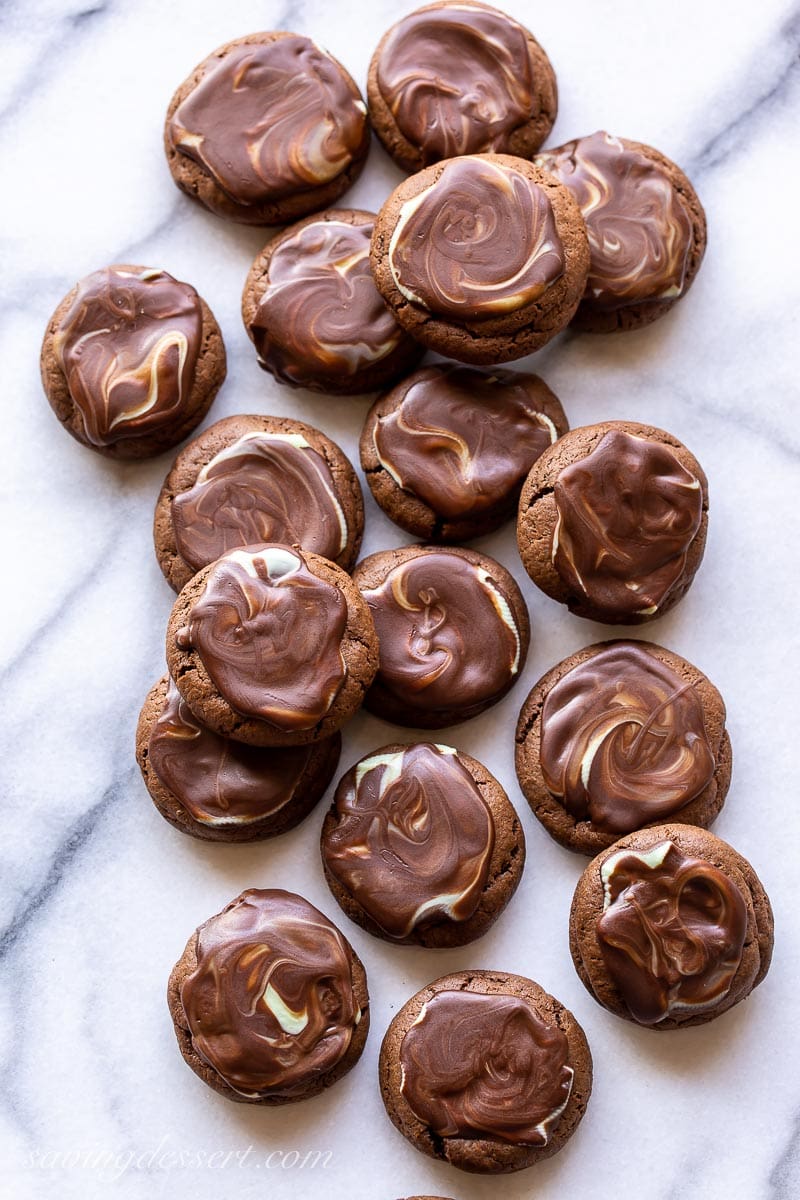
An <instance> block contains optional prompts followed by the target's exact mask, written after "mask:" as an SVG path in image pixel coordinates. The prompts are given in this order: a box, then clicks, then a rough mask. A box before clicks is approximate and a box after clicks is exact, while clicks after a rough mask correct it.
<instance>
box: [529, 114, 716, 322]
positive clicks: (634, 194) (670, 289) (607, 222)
mask: <svg viewBox="0 0 800 1200" xmlns="http://www.w3.org/2000/svg"><path fill="white" fill-rule="evenodd" d="M535 162H536V165H537V166H539V167H542V168H543V170H545V171H549V172H550V174H551V175H555V177H556V179H558V180H559V181H560V182H561V183H563V184H565V185H566V187H568V188H569V189H570V191H571V192H572V194H573V195H574V196H575V199H576V200H577V201H578V204H579V205H580V206H581V212H582V213H583V216H584V220H585V221H586V232H587V233H588V235H589V251H590V266H589V280H588V282H587V285H586V293H585V295H584V297H583V300H582V301H581V304H580V307H579V308H578V311H577V313H576V314H575V317H574V319H573V324H574V325H575V326H576V327H577V328H578V329H582V330H586V331H587V332H588V333H612V332H614V331H615V330H618V329H639V328H640V326H642V325H649V324H650V322H651V321H655V320H656V319H657V318H658V317H660V316H661V315H662V314H663V313H665V312H668V311H669V309H671V308H672V306H673V304H675V303H676V301H678V300H680V298H681V296H685V295H686V293H687V292H688V290H689V288H690V287H691V285H692V281H693V279H694V277H695V275H696V274H697V272H698V270H699V268H700V263H701V262H702V261H703V255H704V253H705V249H706V215H705V213H704V211H703V206H702V204H701V203H700V201H699V199H698V197H697V193H696V192H695V190H694V188H693V187H692V185H691V183H690V182H689V180H688V179H687V178H686V176H685V175H684V173H683V171H681V169H680V167H676V166H675V163H674V162H670V160H669V159H668V158H667V157H666V156H665V155H663V154H660V153H659V151H658V150H654V149H653V147H652V146H645V145H644V144H643V143H642V142H630V141H627V140H626V139H625V138H616V137H611V135H610V134H608V133H603V132H600V133H593V134H592V135H591V136H590V137H583V138H577V139H576V140H575V141H573V142H567V143H566V145H564V146H557V147H556V148H555V149H553V150H545V151H544V152H543V153H542V154H540V155H538V156H537V157H536V159H535Z"/></svg>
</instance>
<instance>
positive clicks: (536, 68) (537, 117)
mask: <svg viewBox="0 0 800 1200" xmlns="http://www.w3.org/2000/svg"><path fill="white" fill-rule="evenodd" d="M451 7H452V4H451V3H449V2H448V0H442V2H440V3H437V4H427V5H425V6H423V7H422V8H418V9H416V10H415V15H416V13H420V12H433V11H435V10H436V9H438V8H451ZM458 7H459V8H476V9H478V10H483V11H486V10H488V11H490V12H498V11H500V10H498V9H496V8H494V7H492V6H491V5H489V4H478V3H476V2H475V0H458ZM503 15H505V14H503ZM509 19H513V18H509ZM398 23H401V22H398ZM516 24H520V22H516ZM521 27H522V29H523V31H524V33H525V41H526V42H527V45H528V54H529V55H530V61H531V77H532V79H533V82H534V91H533V94H532V95H531V111H530V115H529V117H528V119H527V120H526V121H525V122H524V123H523V124H521V125H518V126H517V127H516V128H515V129H512V130H510V131H509V132H508V134H507V135H506V137H505V139H504V142H503V145H501V146H495V147H492V146H483V147H480V148H479V150H478V151H476V153H477V152H480V151H483V152H484V153H489V152H495V153H502V154H513V155H516V156H518V157H519V158H531V157H532V156H533V155H534V154H535V153H536V151H537V150H538V149H539V147H540V146H541V145H542V143H543V142H544V140H545V138H546V137H547V136H548V134H549V133H550V130H551V129H552V128H553V125H554V123H555V119H556V115H557V113H558V89H557V86H556V76H555V72H554V70H553V66H552V63H551V62H550V59H549V58H548V57H547V55H546V54H545V52H544V50H543V49H542V47H541V46H540V45H539V43H538V42H537V41H536V38H535V37H534V36H533V34H532V33H530V32H529V31H528V30H527V29H525V27H524V26H521ZM394 28H395V26H392V27H391V29H388V30H387V31H386V33H385V34H384V35H383V37H382V38H381V40H380V41H379V42H378V45H377V48H376V50H375V53H374V54H373V56H372V58H371V60H370V64H369V73H368V75H367V108H368V109H369V116H370V120H371V121H372V127H373V129H374V130H375V132H376V134H377V135H378V138H379V139H380V141H381V144H382V145H383V148H384V149H385V150H386V152H387V154H389V155H390V156H391V158H393V159H394V161H395V162H396V163H397V165H398V166H399V167H401V168H402V169H403V170H404V171H407V172H408V173H409V174H412V173H413V172H414V171H421V170H422V169H423V167H425V166H426V165H428V164H429V163H430V159H429V158H428V156H427V155H426V154H425V147H424V146H417V145H414V143H413V142H410V141H409V140H408V139H407V138H406V137H405V136H404V135H403V134H402V133H401V132H400V130H399V128H398V126H397V122H396V121H395V118H394V115H393V113H392V111H391V109H390V108H389V106H388V104H387V103H386V101H385V100H384V98H383V94H382V92H381V90H380V88H379V86H378V64H379V62H380V58H381V55H382V53H383V49H384V47H385V45H386V42H387V41H388V39H389V37H390V35H391V33H392V32H393V30H394ZM443 51H444V53H446V47H443Z"/></svg>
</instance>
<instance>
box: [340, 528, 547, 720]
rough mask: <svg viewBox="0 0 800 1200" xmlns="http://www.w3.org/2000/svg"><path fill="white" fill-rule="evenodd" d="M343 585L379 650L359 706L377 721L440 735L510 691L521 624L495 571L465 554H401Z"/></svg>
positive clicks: (418, 549) (507, 581)
mask: <svg viewBox="0 0 800 1200" xmlns="http://www.w3.org/2000/svg"><path fill="white" fill-rule="evenodd" d="M353 582H354V583H355V584H356V586H357V587H359V588H360V589H361V593H362V595H363V597H364V599H365V600H366V602H367V604H368V605H369V608H370V611H371V614H372V618H373V620H374V623H375V629H376V631H377V635H378V642H379V646H380V661H379V667H378V673H377V675H376V677H375V682H374V683H373V685H372V687H371V688H370V690H369V691H368V692H367V695H366V697H365V699H364V707H365V708H366V709H368V711H369V712H372V713H375V715H376V716H378V717H383V718H384V720H387V721H393V722H394V723H395V724H397V725H410V726H416V727H417V728H420V729H442V728H444V726H446V725H455V724H457V723H459V722H460V721H466V720H468V719H469V718H470V717H475V716H477V715H478V713H481V712H483V711H484V709H486V708H489V707H490V706H491V705H492V704H496V703H497V701H498V700H500V699H502V697H503V696H505V694H506V692H507V691H508V690H509V689H510V688H511V687H513V685H514V683H516V681H517V679H518V678H519V674H520V672H521V670H522V668H523V667H524V665H525V658H526V656H527V653H528V644H529V641H530V621H529V619H528V610H527V609H526V607H525V601H524V600H523V598H522V593H521V592H520V590H519V588H518V587H517V584H516V582H515V581H514V579H513V577H512V576H511V575H510V574H509V572H508V571H507V570H506V569H505V567H503V566H501V565H500V563H498V562H495V560H494V559H493V558H489V556H488V555H486V554H478V553H476V552H475V551H474V550H463V549H455V548H454V547H446V546H403V547H401V548H400V549H398V550H383V551H380V552H379V553H378V554H371V555H370V556H369V557H368V558H365V559H362V561H361V562H360V563H359V564H358V566H357V567H356V569H355V571H354V572H353Z"/></svg>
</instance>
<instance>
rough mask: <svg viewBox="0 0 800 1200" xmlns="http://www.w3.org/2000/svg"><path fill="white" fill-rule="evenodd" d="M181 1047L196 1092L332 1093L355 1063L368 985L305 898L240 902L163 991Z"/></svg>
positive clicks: (233, 1096)
mask: <svg viewBox="0 0 800 1200" xmlns="http://www.w3.org/2000/svg"><path fill="white" fill-rule="evenodd" d="M167 1000H168V1002H169V1011H170V1013H171V1015H172V1020H173V1022H174V1025H175V1034H176V1037H177V1039H178V1046H179V1048H180V1052H181V1054H182V1055H183V1057H184V1059H185V1060H186V1062H187V1063H188V1064H189V1066H190V1067H191V1068H192V1070H193V1071H194V1072H195V1074H196V1075H199V1076H200V1078H201V1079H202V1080H203V1083H207V1084H208V1086H209V1087H211V1088H213V1089H214V1091H215V1092H219V1093H220V1095H221V1096H226V1097H227V1098H228V1099H229V1100H238V1101H240V1102H241V1103H243V1104H286V1103H288V1102H289V1101H293V1100H305V1099H306V1098H307V1097H308V1096H315V1095H316V1094H317V1093H318V1092H321V1091H323V1090H324V1089H325V1088H327V1087H330V1086H331V1084H332V1083H335V1082H336V1080H337V1079H340V1078H341V1077H342V1075H345V1074H346V1073H347V1072H348V1071H349V1070H350V1068H351V1067H352V1066H354V1065H355V1063H356V1062H357V1061H358V1059H359V1057H360V1056H361V1051H362V1050H363V1049H364V1042H365V1041H366V1037H367V1031H368V1029H369V997H368V995H367V977H366V974H365V972H364V968H363V967H362V965H361V963H360V962H359V960H358V957H357V956H356V954H355V951H354V950H353V948H352V946H351V945H350V943H349V942H348V941H347V939H346V938H345V937H343V936H342V934H341V933H340V932H339V930H338V929H337V928H336V926H335V925H333V924H332V923H331V922H330V921H329V920H328V918H327V917H325V916H323V914H322V913H321V912H320V911H319V910H318V909H316V908H314V906H313V904H309V902H308V901H307V900H304V899H303V897H302V896H296V895H294V893H292V892H283V891H257V890H255V889H253V888H251V889H250V890H248V891H246V892H242V894H241V895H240V896H237V897H236V899H235V900H232V901H231V903H230V904H229V905H228V906H227V907H226V908H224V909H223V910H222V912H221V913H217V915H216V916H214V917H211V918H210V919H209V920H208V921H206V922H205V923H204V924H203V925H201V926H200V928H199V929H197V930H196V931H195V932H194V933H193V934H192V936H191V937H190V938H189V941H188V942H187V943H186V949H185V950H184V952H183V955H182V957H181V958H180V959H179V961H178V962H177V963H176V964H175V966H174V967H173V969H172V974H171V975H170V977H169V985H168V987H167Z"/></svg>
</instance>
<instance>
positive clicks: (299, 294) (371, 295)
mask: <svg viewBox="0 0 800 1200" xmlns="http://www.w3.org/2000/svg"><path fill="white" fill-rule="evenodd" d="M373 224H374V221H372V220H364V221H362V222H361V223H359V224H357V225H351V224H349V223H348V222H345V221H323V220H320V221H314V222H312V223H311V224H309V225H304V226H303V228H302V229H300V230H298V232H297V233H296V234H294V236H292V237H289V238H286V239H285V240H284V241H281V243H280V244H279V245H278V246H277V247H276V248H275V250H274V252H273V254H272V257H271V259H270V261H269V268H268V276H267V280H266V287H265V290H264V294H263V295H262V297H261V300H260V301H259V305H258V309H257V311H256V315H255V317H254V319H253V322H252V324H251V325H250V332H251V334H252V336H253V340H254V342H255V345H256V350H257V351H258V355H259V358H260V360H261V365H262V366H263V367H265V368H266V369H267V370H269V371H271V372H272V373H273V374H274V375H275V376H276V377H277V378H278V379H281V380H283V381H284V382H285V383H292V384H297V385H299V386H303V385H306V384H309V383H310V384H314V383H316V382H317V381H318V380H319V379H320V378H322V379H325V378H326V377H330V376H331V375H334V376H336V377H344V378H349V377H352V376H353V375H356V374H357V373H358V372H359V371H363V370H365V369H366V368H368V367H371V366H374V365H375V364H376V363H379V362H382V361H383V359H385V358H387V357H388V356H389V355H390V354H391V353H392V352H393V351H394V350H396V349H397V347H398V345H399V344H400V341H401V339H402V337H403V333H402V330H401V329H400V326H399V325H398V324H397V322H396V321H395V319H394V317H393V316H392V314H391V313H390V311H389V309H388V308H387V307H386V305H385V304H384V302H383V300H382V299H381V295H380V292H379V291H378V289H377V288H376V287H375V283H374V281H373V278H372V273H371V271H370V267H369V245H370V238H371V237H372V228H373Z"/></svg>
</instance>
